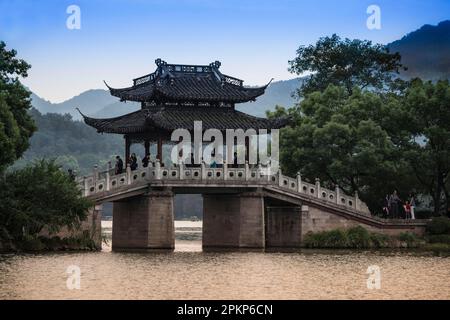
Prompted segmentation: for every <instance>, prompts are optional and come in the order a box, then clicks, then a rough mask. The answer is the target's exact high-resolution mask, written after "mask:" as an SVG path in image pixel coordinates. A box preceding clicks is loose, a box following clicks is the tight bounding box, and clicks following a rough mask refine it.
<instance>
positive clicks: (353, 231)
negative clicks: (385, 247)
mask: <svg viewBox="0 0 450 320" xmlns="http://www.w3.org/2000/svg"><path fill="white" fill-rule="evenodd" d="M347 244H348V246H349V247H350V248H369V247H370V234H369V232H368V231H367V230H366V229H364V228H363V227H361V226H357V227H353V228H350V229H348V230H347Z"/></svg>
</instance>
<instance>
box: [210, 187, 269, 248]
mask: <svg viewBox="0 0 450 320" xmlns="http://www.w3.org/2000/svg"><path fill="white" fill-rule="evenodd" d="M202 242H203V247H230V248H264V245H265V232H264V197H263V195H262V193H261V192H244V193H240V194H204V195H203V239H202Z"/></svg>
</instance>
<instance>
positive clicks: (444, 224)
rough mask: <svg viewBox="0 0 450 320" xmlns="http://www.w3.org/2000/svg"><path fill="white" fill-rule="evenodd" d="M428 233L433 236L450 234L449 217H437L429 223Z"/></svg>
mask: <svg viewBox="0 0 450 320" xmlns="http://www.w3.org/2000/svg"><path fill="white" fill-rule="evenodd" d="M426 231H427V233H428V234H431V235H438V234H450V219H449V218H447V217H435V218H433V219H432V220H431V221H430V222H428V224H427V227H426Z"/></svg>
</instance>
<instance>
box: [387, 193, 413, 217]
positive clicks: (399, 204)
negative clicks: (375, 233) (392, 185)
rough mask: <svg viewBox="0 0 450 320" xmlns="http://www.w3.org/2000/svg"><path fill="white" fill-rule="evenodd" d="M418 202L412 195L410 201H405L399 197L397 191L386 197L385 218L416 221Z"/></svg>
mask: <svg viewBox="0 0 450 320" xmlns="http://www.w3.org/2000/svg"><path fill="white" fill-rule="evenodd" d="M415 207H416V201H415V199H414V195H413V194H410V195H409V197H408V199H407V200H405V201H403V200H402V199H400V197H399V196H398V192H397V190H394V192H393V193H392V194H390V195H389V194H388V195H386V197H385V199H384V204H383V217H384V218H391V219H415V218H416V217H415V214H414V209H415Z"/></svg>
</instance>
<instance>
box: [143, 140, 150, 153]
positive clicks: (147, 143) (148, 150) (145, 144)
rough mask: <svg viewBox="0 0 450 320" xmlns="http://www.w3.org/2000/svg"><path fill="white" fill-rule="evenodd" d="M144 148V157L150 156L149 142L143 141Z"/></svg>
mask: <svg viewBox="0 0 450 320" xmlns="http://www.w3.org/2000/svg"><path fill="white" fill-rule="evenodd" d="M144 147H145V156H146V155H148V154H150V142H149V141H148V140H145V142H144Z"/></svg>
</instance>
